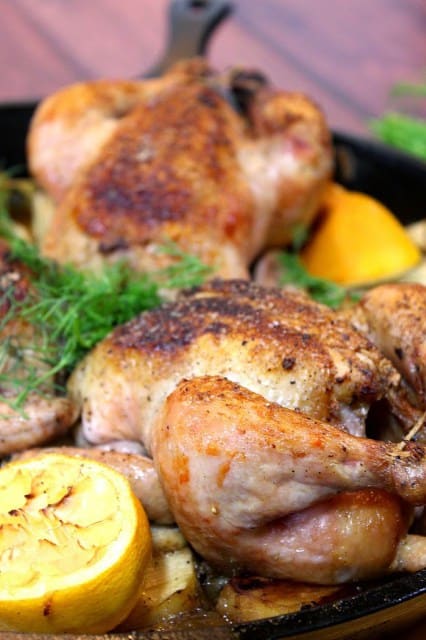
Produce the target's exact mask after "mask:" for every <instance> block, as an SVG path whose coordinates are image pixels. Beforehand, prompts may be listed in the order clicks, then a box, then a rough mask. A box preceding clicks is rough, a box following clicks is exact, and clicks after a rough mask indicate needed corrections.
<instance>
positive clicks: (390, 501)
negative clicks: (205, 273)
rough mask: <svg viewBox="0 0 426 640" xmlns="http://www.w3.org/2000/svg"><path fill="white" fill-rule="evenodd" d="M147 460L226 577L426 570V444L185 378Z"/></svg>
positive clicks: (310, 577)
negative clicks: (414, 531)
mask: <svg viewBox="0 0 426 640" xmlns="http://www.w3.org/2000/svg"><path fill="white" fill-rule="evenodd" d="M153 433H154V436H153V456H154V461H155V463H156V466H157V469H158V472H159V474H160V477H161V481H162V484H163V488H164V490H165V492H166V495H167V498H168V500H169V504H170V506H171V509H172V511H173V514H174V516H175V518H176V521H177V523H178V525H179V527H180V529H181V530H182V532H183V534H184V536H185V537H186V539H187V540H189V542H190V543H191V544H192V545H193V546H194V548H195V549H196V550H197V551H198V552H199V553H200V554H201V555H202V556H203V557H204V558H205V559H207V560H208V561H209V562H210V563H212V564H213V565H214V566H216V567H218V568H220V569H221V570H222V571H225V572H227V573H231V574H232V573H238V572H241V571H243V572H249V573H252V574H254V575H263V576H269V577H276V578H290V579H295V580H301V581H304V582H316V583H325V584H328V583H330V584H333V583H340V582H347V581H352V580H359V579H366V578H373V577H377V576H379V575H383V574H386V573H387V572H389V571H392V570H404V569H407V568H408V569H409V570H416V569H420V568H424V567H425V566H426V538H421V537H419V536H411V535H407V529H408V526H409V524H410V521H411V520H410V513H411V507H410V506H409V505H419V504H424V503H425V501H426V458H425V455H426V451H425V448H424V447H421V446H420V445H415V444H411V443H407V444H405V446H404V448H401V447H400V446H399V445H397V444H392V443H384V442H378V441H374V440H369V439H367V438H360V437H355V436H352V435H350V434H347V433H345V432H343V431H341V430H339V429H337V428H336V427H332V426H330V425H327V424H324V423H322V422H319V421H317V420H314V419H312V418H309V417H307V416H306V415H303V414H301V413H298V412H295V411H291V410H288V409H286V408H284V407H281V406H279V405H277V404H275V403H272V402H269V401H268V400H266V399H265V398H263V397H262V396H260V395H258V394H255V393H253V392H251V391H248V390H247V389H244V388H243V387H241V386H240V385H238V384H236V383H233V382H231V381H229V380H226V379H224V378H218V377H211V376H207V377H204V378H194V379H192V380H189V381H182V382H181V383H180V384H179V385H178V387H177V388H176V390H175V391H174V392H173V393H172V394H171V395H170V396H169V397H168V399H167V401H166V403H165V405H164V407H163V411H162V412H161V413H160V415H159V417H158V421H157V424H156V427H155V429H154V432H153Z"/></svg>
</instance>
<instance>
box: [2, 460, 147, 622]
mask: <svg viewBox="0 0 426 640" xmlns="http://www.w3.org/2000/svg"><path fill="white" fill-rule="evenodd" d="M150 552H151V538H150V531H149V523H148V520H147V517H146V515H145V513H144V511H143V508H142V506H141V504H140V502H139V501H138V500H137V498H136V497H135V496H134V495H133V493H132V491H131V488H130V485H129V483H128V481H127V480H126V478H124V476H122V475H121V474H119V473H118V472H116V471H114V470H113V469H111V468H109V467H107V466H106V465H103V464H101V463H98V462H95V461H92V460H86V459H82V458H76V457H71V456H66V455H62V454H42V455H39V456H37V457H34V458H28V459H23V460H17V461H16V462H11V463H9V464H7V465H5V466H4V467H3V468H1V469H0V630H2V631H23V632H30V631H32V632H38V633H65V632H69V633H83V632H84V633H103V632H105V631H109V630H111V629H112V628H114V627H115V626H116V625H117V624H118V623H119V622H121V621H122V620H123V619H124V618H125V617H126V616H127V615H128V613H129V612H130V610H131V609H132V607H133V606H134V604H135V601H136V598H137V595H138V589H139V586H140V583H141V580H142V577H143V573H144V569H145V567H146V565H147V564H148V561H149V558H150Z"/></svg>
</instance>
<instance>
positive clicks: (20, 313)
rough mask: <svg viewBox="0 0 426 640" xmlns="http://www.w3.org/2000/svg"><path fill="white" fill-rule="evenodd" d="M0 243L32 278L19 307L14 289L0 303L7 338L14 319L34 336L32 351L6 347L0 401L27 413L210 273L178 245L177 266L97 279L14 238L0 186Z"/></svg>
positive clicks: (0, 353)
mask: <svg viewBox="0 0 426 640" xmlns="http://www.w3.org/2000/svg"><path fill="white" fill-rule="evenodd" d="M0 236H1V237H3V238H5V239H6V240H7V243H8V246H9V250H10V251H9V253H10V256H11V258H12V259H16V260H17V261H19V262H20V263H22V264H24V265H26V267H28V272H29V279H30V287H29V291H28V294H27V295H26V296H25V297H24V299H22V300H17V299H16V298H15V297H14V296H13V290H12V289H10V288H6V289H5V290H4V291H3V292H2V298H1V299H0V305H2V308H3V307H4V305H3V303H5V302H7V303H8V307H9V309H8V311H7V312H6V313H4V314H3V316H2V317H1V318H0V332H2V334H3V335H4V332H5V330H6V327H7V325H8V323H9V322H10V321H11V320H13V319H14V318H17V317H19V318H20V319H21V320H22V321H23V322H24V323H28V325H30V326H31V327H32V328H33V329H34V340H33V342H32V344H31V345H28V344H26V342H25V336H24V338H23V339H22V341H21V342H22V344H20V342H19V340H18V341H14V342H13V344H12V342H11V341H7V340H3V341H2V346H1V349H0V390H1V391H0V394H2V395H0V399H1V400H2V401H5V402H8V403H9V404H11V405H12V406H13V407H14V408H20V407H22V406H23V404H24V403H25V400H26V399H27V397H28V395H29V394H30V393H31V392H34V391H35V392H37V393H41V394H42V393H44V390H45V388H46V384H49V383H50V384H58V385H60V381H61V380H62V381H63V380H65V379H66V377H67V375H68V374H69V373H70V372H71V371H72V369H73V368H74V367H75V365H76V364H77V362H78V361H79V360H80V359H81V358H82V357H83V356H84V355H85V354H86V353H87V352H88V351H89V350H90V349H91V348H92V347H93V346H94V345H95V344H96V343H97V342H99V341H100V340H102V339H103V338H104V337H105V336H106V335H107V334H108V333H109V332H110V331H112V329H113V328H114V327H115V326H117V325H119V324H122V323H124V322H126V321H128V320H130V319H131V318H133V317H134V316H136V315H137V314H139V313H141V312H143V311H146V310H149V309H152V308H154V307H156V306H158V305H159V304H161V302H162V301H163V296H162V291H163V290H164V289H175V288H183V287H189V286H195V285H199V284H201V283H202V281H203V280H205V279H206V277H207V276H208V275H209V274H210V273H211V271H212V269H211V268H209V267H206V266H205V265H204V264H203V263H202V262H201V261H200V260H199V259H198V258H196V257H195V256H192V255H188V254H186V253H184V252H183V251H181V250H180V249H179V248H178V247H176V246H175V245H173V244H170V245H167V246H165V247H164V252H167V253H168V254H169V255H171V256H172V257H173V258H175V262H174V263H173V264H172V265H170V266H168V267H166V268H164V269H161V270H158V271H157V272H152V273H149V274H136V273H134V272H133V271H132V270H131V268H130V267H129V266H128V265H127V264H125V263H124V262H119V263H116V264H112V265H108V266H105V268H104V269H103V271H102V273H101V274H100V275H94V274H90V273H85V272H81V271H78V270H76V269H75V268H74V267H72V266H69V265H59V264H58V263H56V262H55V261H53V260H50V259H47V258H45V257H42V256H41V255H40V254H39V252H38V249H37V248H36V247H35V246H34V245H32V244H30V243H28V242H26V241H25V240H23V239H21V238H20V237H19V236H18V235H17V234H16V232H15V230H14V227H13V224H12V222H11V219H10V216H9V213H8V211H7V194H6V195H5V189H1V182H0ZM11 291H12V295H11ZM29 354H30V357H29ZM58 376H59V382H57V380H58ZM5 389H6V390H7V392H4V390H5ZM11 390H12V391H13V393H12V392H11ZM11 396H13V399H12V400H11Z"/></svg>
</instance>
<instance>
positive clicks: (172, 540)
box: [151, 525, 188, 554]
mask: <svg viewBox="0 0 426 640" xmlns="http://www.w3.org/2000/svg"><path fill="white" fill-rule="evenodd" d="M151 535H152V545H153V548H154V553H155V554H158V553H168V552H170V551H178V550H179V549H183V548H184V547H187V546H188V543H187V541H186V540H185V538H184V537H183V535H182V533H181V532H180V530H179V529H178V527H176V526H166V525H163V526H162V525H151Z"/></svg>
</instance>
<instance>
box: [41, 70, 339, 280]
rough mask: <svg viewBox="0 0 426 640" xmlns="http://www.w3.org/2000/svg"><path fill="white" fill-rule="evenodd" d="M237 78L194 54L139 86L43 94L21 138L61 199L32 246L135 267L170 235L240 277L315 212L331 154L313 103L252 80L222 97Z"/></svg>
mask: <svg viewBox="0 0 426 640" xmlns="http://www.w3.org/2000/svg"><path fill="white" fill-rule="evenodd" d="M244 82H246V80H245V79H244V77H243V78H242V74H239V75H238V74H234V75H232V74H230V75H229V77H228V76H227V77H226V78H220V77H219V76H217V75H215V74H214V73H213V72H212V71H211V70H209V69H208V68H207V67H206V66H205V65H203V64H202V63H200V62H199V61H198V62H197V61H192V62H190V63H187V65H186V66H185V65H181V66H179V67H178V68H177V69H172V70H171V71H170V73H169V74H167V75H166V76H164V77H163V78H161V79H159V80H155V81H147V82H146V84H145V83H144V82H140V83H139V84H135V83H134V84H131V83H130V84H129V83H127V84H125V83H124V84H123V83H121V84H120V83H118V84H117V86H114V85H113V84H112V83H110V84H107V85H106V84H105V83H103V84H102V83H101V84H95V85H94V84H91V85H87V86H84V87H81V86H80V87H78V88H75V87H74V88H71V89H69V90H68V94H67V92H66V91H65V92H64V93H62V94H61V95H60V96H57V97H56V99H55V97H53V98H50V99H49V100H50V106H49V103H48V104H47V105H42V106H41V108H40V112H39V113H38V114H37V115H36V117H35V120H34V122H33V125H32V127H31V132H30V137H29V153H30V166H31V167H32V169H33V172H34V174H35V176H36V178H37V179H38V181H39V182H40V183H41V184H42V185H43V186H44V188H45V189H47V190H49V191H50V192H51V193H52V194H53V195H54V196H55V197H56V198H57V200H58V208H57V211H56V213H55V216H54V218H53V221H52V224H51V226H50V227H49V228H48V230H47V233H46V235H45V238H44V240H43V241H42V251H43V252H44V253H45V254H46V255H49V256H51V257H53V258H55V259H57V260H59V261H67V262H72V263H74V264H76V265H77V266H79V267H85V268H87V267H89V268H93V269H99V268H100V267H101V266H102V264H104V263H105V262H108V261H114V260H117V259H123V258H124V259H126V260H127V261H129V262H130V264H131V265H132V267H133V268H135V269H136V270H138V271H143V270H146V269H155V268H158V267H161V266H164V264H166V263H167V262H169V261H170V257H167V256H165V255H164V254H161V253H160V252H159V251H158V249H159V246H160V245H163V244H164V243H165V242H167V241H170V240H172V241H173V242H175V243H177V244H178V246H179V247H181V248H182V249H184V250H185V251H187V252H189V253H192V254H194V255H196V256H198V257H199V258H200V259H201V260H202V261H203V262H205V263H206V264H208V265H212V266H214V267H216V269H217V271H216V273H217V274H218V275H221V276H222V277H247V276H248V267H249V264H250V263H251V261H252V260H253V258H254V257H255V256H256V255H257V254H258V253H259V252H260V251H261V250H262V249H263V248H265V247H266V246H269V245H271V244H272V245H275V244H277V243H278V244H282V243H283V242H287V241H288V240H289V238H290V237H291V233H292V229H293V227H294V224H296V223H305V224H309V222H310V221H311V220H312V218H313V216H314V215H315V213H316V209H317V204H318V201H319V198H320V196H321V193H322V189H323V187H324V184H325V182H326V181H327V180H328V179H329V176H330V171H331V166H332V154H331V144H330V133H329V130H328V128H327V125H326V122H325V119H324V117H323V115H322V113H321V111H320V110H319V109H318V108H317V107H316V106H315V105H314V104H313V103H312V102H311V101H310V100H308V99H307V98H306V97H304V96H302V95H299V94H291V93H285V92H279V91H276V90H274V89H272V88H271V87H270V86H269V85H268V84H267V83H266V81H265V82H263V81H262V82H256V83H254V85H253V86H251V85H250V90H246V93H245V100H244V101H243V102H241V103H240V104H239V107H238V108H237V109H234V108H233V106H231V104H230V101H229V100H228V99H227V97H228V98H229V97H230V96H234V93H233V92H234V89H235V85H238V87H239V89H238V90H239V92H240V93H241V85H244ZM235 91H236V89H235ZM76 94H77V95H76ZM80 95H81V97H82V108H81V115H80V117H79V116H78V110H77V109H76V107H75V105H76V103H77V99H78V98H79V96H80ZM49 114H50V115H49ZM43 132H44V133H43ZM74 138H75V141H74V142H73V139H74ZM64 145H65V148H64V149H63V146H64ZM46 146H48V148H49V150H48V151H46ZM83 159H84V160H83ZM67 166H69V167H70V175H71V176H72V179H68V181H67V180H65V179H64V175H66V171H67Z"/></svg>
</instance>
